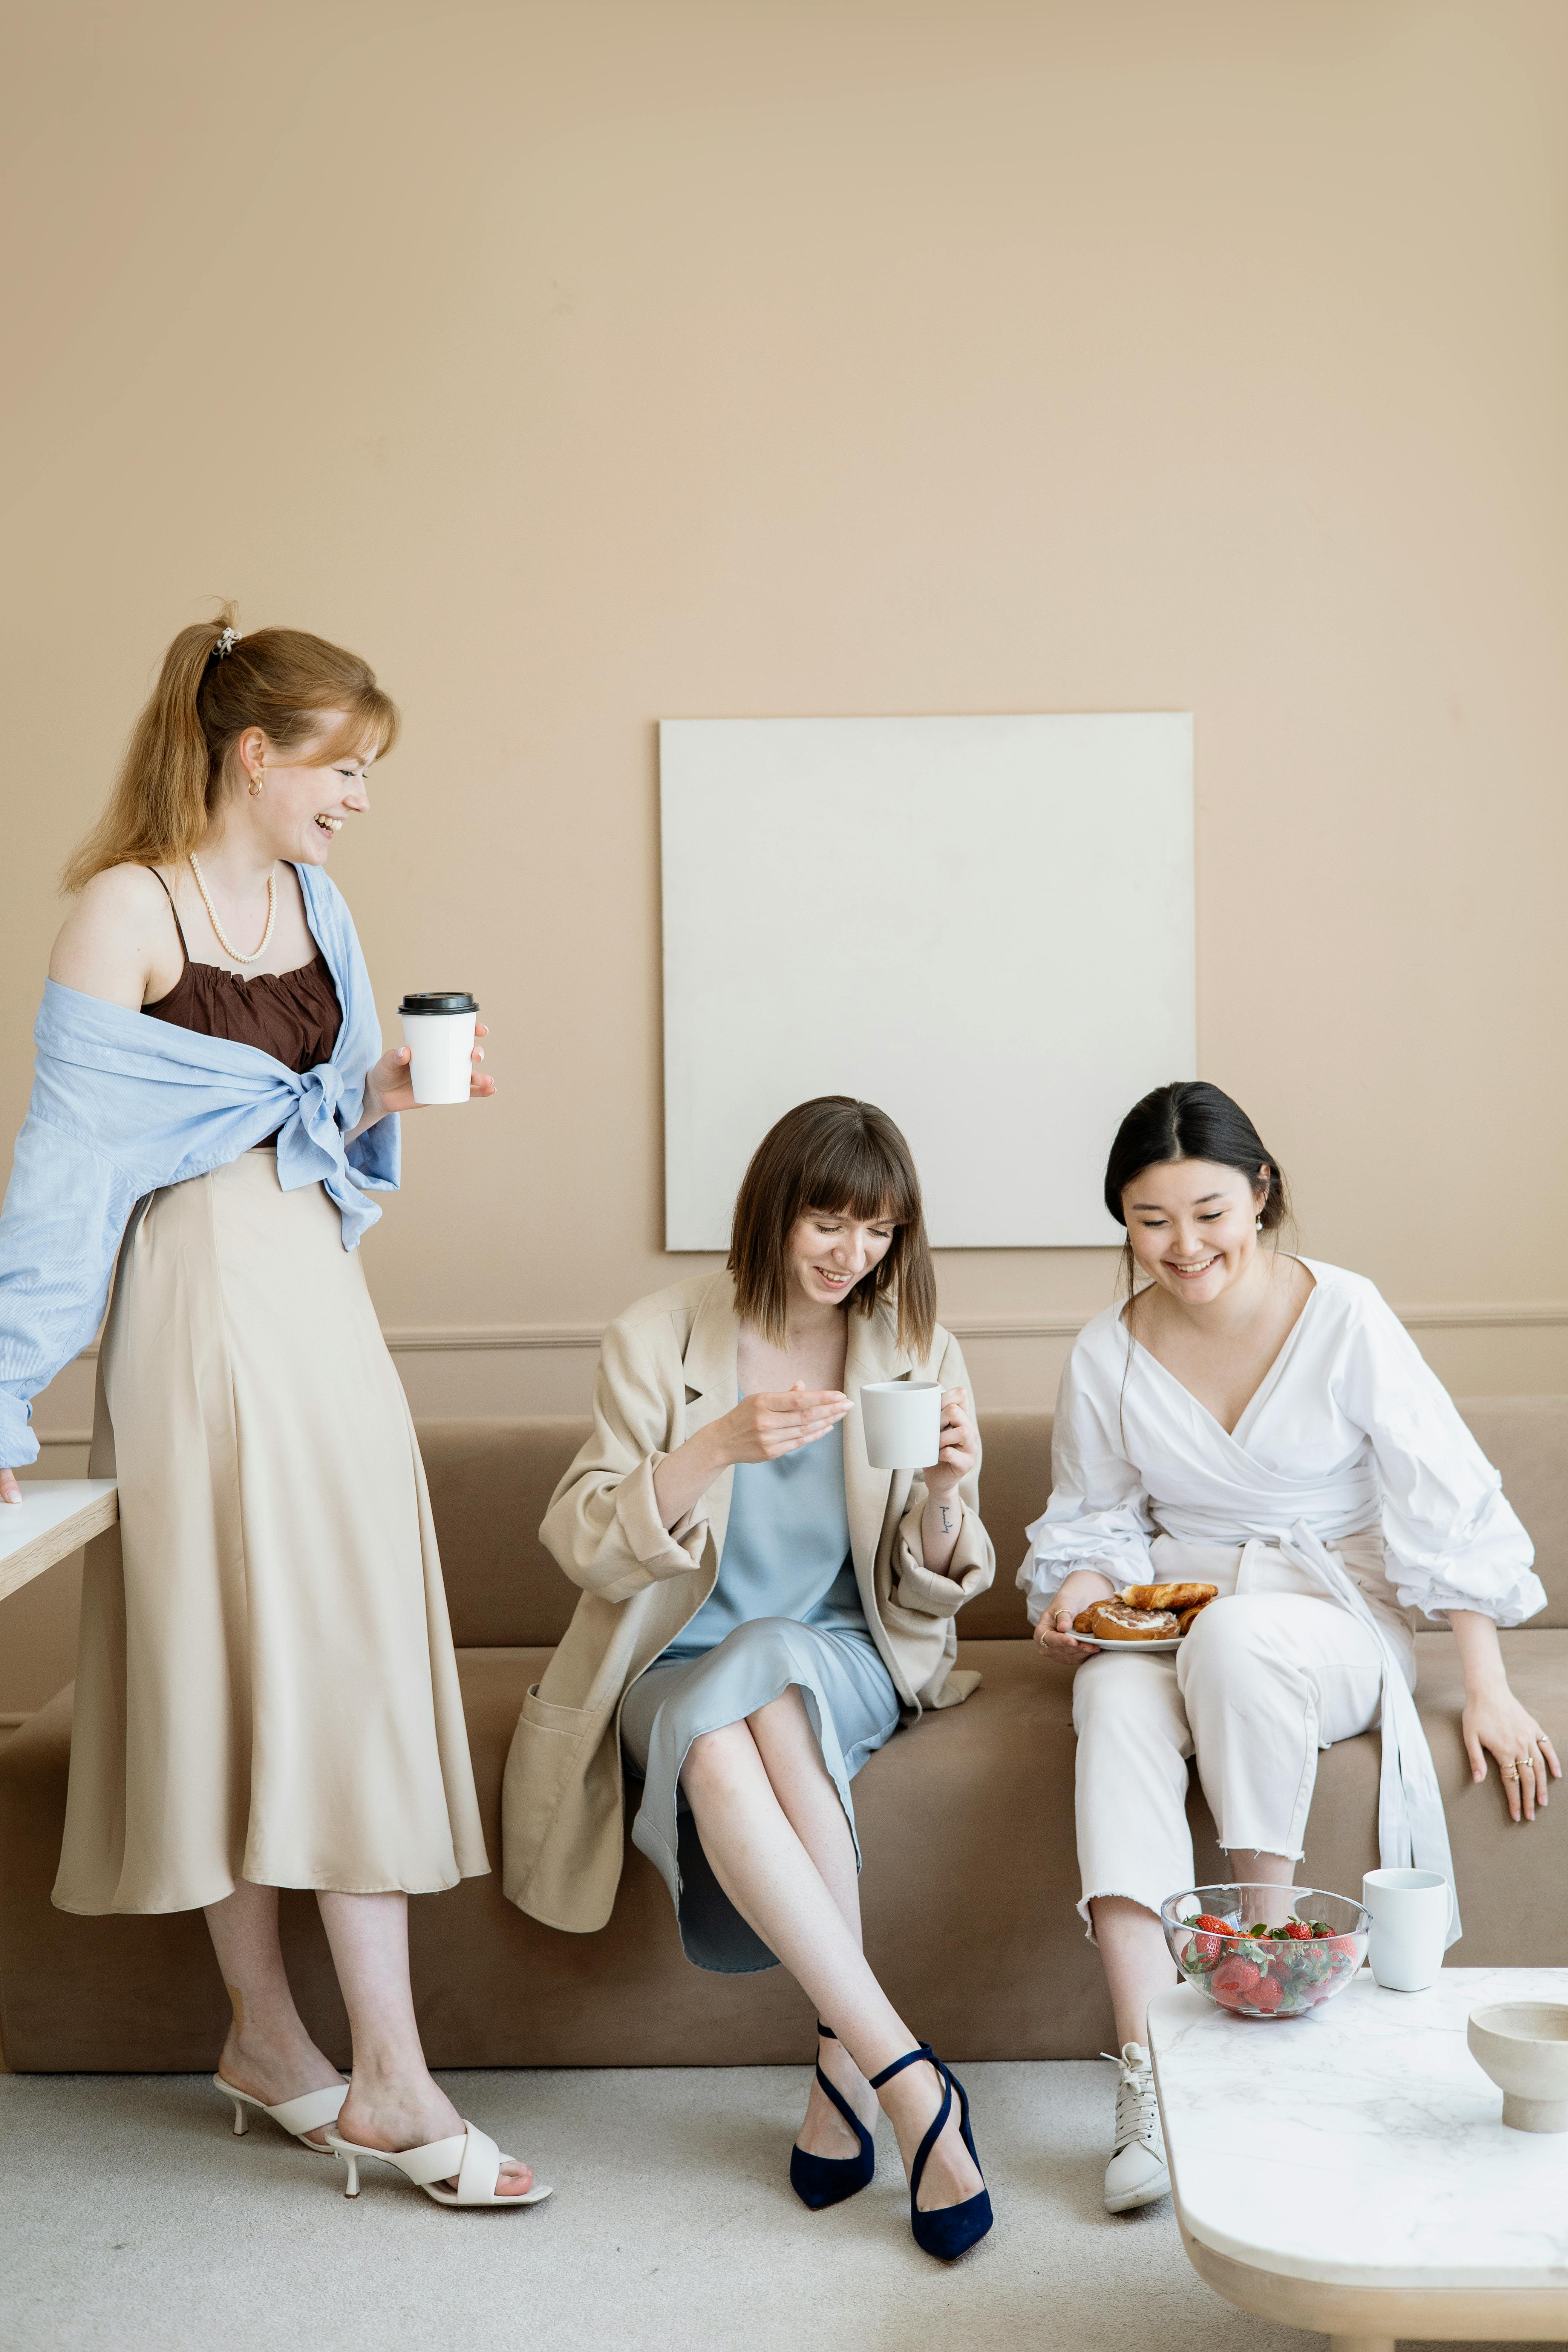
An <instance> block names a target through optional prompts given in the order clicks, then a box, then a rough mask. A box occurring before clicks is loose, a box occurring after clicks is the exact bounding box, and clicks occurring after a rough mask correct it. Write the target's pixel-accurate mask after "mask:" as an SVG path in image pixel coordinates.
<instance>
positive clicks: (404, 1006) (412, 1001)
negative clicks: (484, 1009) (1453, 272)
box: [397, 988, 479, 1013]
mask: <svg viewBox="0 0 1568 2352" xmlns="http://www.w3.org/2000/svg"><path fill="white" fill-rule="evenodd" d="M397 1009H398V1011H399V1013H477V1012H478V1011H479V998H478V997H477V996H470V995H469V994H468V990H467V989H466V988H437V989H432V990H431V991H430V992H429V993H428V994H427V995H425V996H405V998H404V1000H403V1002H402V1003H401V1004H400V1005H399V1006H398V1008H397Z"/></svg>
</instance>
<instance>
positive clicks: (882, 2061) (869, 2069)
mask: <svg viewBox="0 0 1568 2352" xmlns="http://www.w3.org/2000/svg"><path fill="white" fill-rule="evenodd" d="M680 1780H681V1786H682V1788H683V1789H684V1790H685V1792H686V1798H687V1801H688V1803H689V1805H690V1807H691V1811H692V1817H693V1819H694V1820H695V1822H696V1824H697V1830H698V1834H699V1836H700V1838H701V1840H702V1846H703V1851H704V1853H706V1854H707V1856H708V1860H709V1862H710V1864H711V1866H712V1870H713V1874H714V1876H715V1877H716V1878H717V1880H718V1881H719V1884H720V1885H721V1887H722V1888H723V1891H724V1893H725V1894H726V1895H728V1896H729V1898H730V1901H731V1903H732V1904H733V1905H734V1906H735V1908H736V1910H737V1911H739V1912H740V1914H741V1916H742V1918H744V1919H745V1921H746V1922H747V1924H748V1925H749V1926H750V1927H752V1929H754V1931H755V1932H756V1934H757V1935H758V1936H760V1937H762V1939H763V1942H764V1943H765V1944H766V1945H767V1946H768V1947H769V1948H770V1950H772V1951H773V1952H774V1953H775V1954H776V1955H777V1957H778V1958H779V1959H780V1960H781V1961H782V1962H783V1964H784V1967H785V1968H786V1969H788V1970H789V1972H790V1974H791V1975H792V1976H793V1977H794V1978H795V1981H796V1983H797V1984H798V1985H799V1986H800V1987H801V1989H802V1990H803V1991H804V1992H805V1994H806V1995H807V1997H808V1998H809V1999H810V2000H812V2001H813V2002H814V2003H815V2004H816V2013H817V2016H818V2017H819V2019H821V2021H823V2023H824V2024H826V2025H830V2026H831V2027H832V2028H833V2031H834V2032H835V2034H836V2035H837V2041H823V2042H820V2043H819V2045H818V2061H819V2063H820V2064H821V2066H822V2071H823V2073H824V2074H826V2075H827V2077H828V2079H829V2080H830V2081H831V2082H833V2083H834V2084H836V2085H837V2088H838V2090H839V2091H840V2093H841V2095H843V2096H844V2098H845V2099H846V2100H847V2102H848V2104H849V2105H851V2106H852V2107H853V2108H854V2109H855V2111H856V2113H857V2114H858V2116H860V2117H861V2118H862V2120H863V2121H865V2122H867V2123H869V2122H870V2121H871V2120H872V2118H873V2117H874V2116H875V2114H876V2111H877V2107H878V2105H880V2106H881V2107H882V2109H883V2110H884V2112H885V2113H886V2114H887V2116H888V2117H889V2121H890V2122H891V2124H892V2126H893V2129H894V2131H895V2133H896V2134H897V2136H898V2142H899V2150H900V2155H901V2156H902V2158H903V2160H904V2168H905V2170H906V2172H907V2171H908V2170H909V2169H910V2167H911V2166H912V2164H913V2161H914V2157H915V2152H916V2150H917V2148H918V2147H919V2146H920V2143H921V2138H922V2137H924V2135H925V2133H926V2132H927V2130H929V2128H930V2126H931V2123H932V2122H933V2121H934V2120H935V2117H936V2115H937V2111H938V2108H939V2107H940V2105H941V2102H942V2087H941V2084H940V2083H939V2081H938V2079H937V2076H936V2074H935V2071H934V2069H933V2068H931V2066H927V2065H921V2066H910V2067H907V2068H905V2070H904V2071H903V2072H902V2073H901V2074H896V2075H895V2076H894V2077H893V2079H892V2080H891V2082H889V2084H886V2085H885V2087H884V2088H883V2090H882V2091H881V2092H880V2093H877V2092H874V2091H873V2090H872V2089H871V2087H870V2084H869V2080H868V2077H869V2076H870V2075H872V2074H879V2073H880V2072H881V2070H882V2069H883V2068H884V2067H886V2066H889V2065H891V2064H892V2063H893V2062H894V2060H895V2059H898V2058H901V2057H902V2056H903V2055H904V2053H906V2052H907V2051H909V2050H910V2049H912V2048H914V2047H915V2046H916V2043H917V2041H918V2036H917V2035H915V2034H913V2033H911V2032H910V2029H909V2027H908V2026H907V2025H905V2023H904V2022H903V2020H902V2019H901V2018H900V2016H899V2014H898V2012H897V2011H896V2010H895V2009H894V2008H893V2006H892V2003H891V2002H890V2001H889V2000H888V1997H887V1995H886V1994H885V1993H884V1992H883V1990H882V1989H881V1987H880V1985H879V1983H878V1982H877V1979H876V1978H875V1977H874V1976H873V1975H872V1973H871V1970H870V1969H869V1967H868V1964H867V1961H866V1958H865V1954H864V1952H863V1950H862V1949H861V1940H860V1899H859V1889H858V1884H857V1879H856V1868H855V1845H854V1841H853V1839H852V1837H851V1835H850V1832H849V1824H848V1822H847V1820H846V1819H845V1814H844V1808H843V1805H842V1804H841V1803H840V1801H839V1798H838V1791H837V1789H836V1788H835V1787H834V1785H833V1780H832V1777H831V1775H830V1774H829V1772H828V1770H827V1768H826V1765H825V1764H824V1762H823V1759H822V1750H821V1748H820V1747H819V1745H818V1743H817V1738H816V1732H815V1731H814V1730H813V1728H812V1725H811V1720H810V1717H809V1716H808V1714H807V1712H806V1707H805V1700H804V1699H803V1697H802V1696H801V1693H800V1690H799V1689H798V1687H797V1686H795V1685H793V1684H792V1685H791V1686H790V1687H789V1689H787V1690H786V1691H785V1692H784V1694H783V1695H782V1696H780V1697H778V1698H776V1699H773V1700H770V1702H769V1703H768V1704H767V1705H766V1706H761V1707H758V1708H757V1709H756V1711H755V1712H754V1713H753V1714H752V1715H749V1716H747V1717H746V1718H745V1719H744V1721H743V1722H739V1723H730V1724H726V1725H724V1726H723V1727H721V1729H718V1730H715V1731H708V1732H704V1733H702V1734H701V1735H700V1737H699V1738H696V1739H694V1740H693V1742H692V1744H691V1746H690V1748H689V1750H688V1752H687V1757H686V1761H685V1764H684V1766H683V1768H682V1770H681V1776H680ZM798 2145H799V2146H800V2147H803V2148H805V2150H806V2151H807V2152H809V2153H811V2154H815V2155H821V2156H826V2157H829V2158H841V2157H845V2156H848V2155H852V2154H853V2153H854V2142H853V2136H852V2134H851V2132H850V2129H849V2126H848V2125H847V2123H845V2122H844V2120H843V2118H842V2117H841V2116H839V2115H838V2114H837V2111H836V2109H834V2108H833V2107H832V2106H831V2105H830V2104H829V2102H828V2101H827V2100H826V2098H825V2097H824V2095H823V2094H822V2092H821V2090H820V2089H819V2088H818V2086H817V2084H816V2082H815V2080H814V2081H813V2084H812V2089H811V2095H810V2098H809V2099H808V2101H807V2104H806V2114H805V2124H804V2125H803V2126H802V2129H801V2134H800V2138H799V2141H798ZM982 2186H983V2183H982V2180H981V2178H980V2173H979V2171H978V2169H977V2168H976V2167H975V2165H974V2164H973V2162H972V2160H971V2158H970V2156H969V2152H968V2150H967V2149H966V2148H965V2147H964V2145H963V2138H962V2137H961V2136H960V2132H959V2128H958V2113H957V2106H956V2103H955V2105H954V2109H953V2112H952V2116H950V2118H949V2121H948V2124H947V2127H946V2128H945V2129H944V2130H943V2132H942V2137H941V2138H940V2139H939V2140H938V2141H937V2143H936V2146H935V2147H933V2148H932V2150H931V2156H930V2158H929V2159H928V2161H927V2165H926V2170H925V2175H924V2179H923V2180H922V2182H921V2199H920V2202H921V2210H924V2211H931V2210H937V2209H939V2208H941V2207H943V2206H948V2205H958V2204H962V2203H963V2201H964V2200H966V2199H967V2198H970V2197H973V2196H977V2195H978V2194H979V2192H980V2189H981V2188H982Z"/></svg>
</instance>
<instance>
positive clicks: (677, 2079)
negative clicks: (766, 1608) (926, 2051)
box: [0, 2064, 1324, 2352]
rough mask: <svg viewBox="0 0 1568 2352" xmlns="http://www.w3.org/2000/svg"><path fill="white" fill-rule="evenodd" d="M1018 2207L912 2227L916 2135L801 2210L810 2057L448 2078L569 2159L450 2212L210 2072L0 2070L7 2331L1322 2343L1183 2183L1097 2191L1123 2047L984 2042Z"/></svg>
mask: <svg viewBox="0 0 1568 2352" xmlns="http://www.w3.org/2000/svg"><path fill="white" fill-rule="evenodd" d="M965 2074H966V2080H967V2081H968V2084H969V2089H970V2092H971V2095H972V2096H973V2100H974V2105H975V2110H976V2113H975V2123H976V2136H977V2138H978V2141H979V2146H980V2153H981V2159H982V2162H983V2163H984V2167H985V2170H986V2174H987V2178H988V2180H989V2183H990V2187H991V2192H992V2197H993V2200H994V2203H995V2206H996V2210H997V2225H996V2228H995V2229H994V2231H993V2232H992V2234H991V2236H990V2237H989V2238H988V2239H987V2240H986V2241H985V2242H984V2244H983V2245H981V2246H980V2247H978V2248H977V2249H976V2250H975V2252H973V2254H971V2255H969V2256H968V2257H967V2258H966V2259H965V2260H964V2261H963V2262H962V2263H958V2264H957V2265H956V2266H955V2267H954V2268H952V2270H944V2269H943V2268H942V2267H941V2266H940V2265H939V2264H937V2263H932V2262H931V2261H929V2260H928V2259H927V2258H926V2257H925V2256H924V2255H923V2254H921V2253H920V2252H918V2251H917V2249H916V2247H915V2246H914V2244H913V2242H912V2241H911V2239H910V2233H909V2224H908V2219H907V2215H908V2203H907V2198H906V2193H905V2190H904V2188H903V2181H902V2174H901V2171H900V2166H899V2161H898V2153H897V2149H896V2147H895V2146H894V2143H893V2138H892V2134H891V2132H890V2131H889V2128H888V2126H886V2125H885V2124H884V2125H883V2126H882V2127H881V2131H880V2133H879V2140H878V2156H879V2168H878V2174H877V2179H876V2180H875V2182H874V2183H873V2185H872V2187H871V2188H870V2189H867V2190H866V2191H865V2192H864V2193H863V2194H862V2195H861V2196H859V2197H857V2198H854V2199H851V2200H849V2201H848V2202H847V2204H845V2205H841V2206H838V2207H837V2208H835V2209H834V2210H832V2211H830V2212H827V2213H821V2214H812V2213H807V2212H806V2211H805V2208H804V2207H803V2206H801V2205H800V2204H799V2203H798V2201H797V2200H796V2199H795V2197H794V2195H793V2194H792V2193H791V2190H790V2188H789V2184H788V2180H787V2178H786V2169H785V2168H786V2166H787V2162H788V2156H789V2145H790V2139H791V2136H792V2133H793V2131H794V2128H795V2123H796V2121H797V2120H798V2118H799V2116H800V2113H801V2108H802V2104H803V2101H804V2097H805V2084H806V2079H807V2077H806V2074H805V2071H804V2070H803V2069H795V2068H791V2067H754V2068H738V2069H723V2070H719V2069H714V2070H698V2069H689V2070H684V2069H683V2070H679V2071H677V2070H668V2069H657V2070H651V2069H650V2070H647V2071H643V2072H637V2073H602V2074H601V2073H591V2074H579V2073H555V2074H454V2075H447V2076H445V2077H443V2080H444V2081H445V2082H446V2084H447V2088H448V2089H449V2091H450V2092H451V2095H452V2096H453V2097H454V2098H455V2099H456V2100H457V2102H458V2106H459V2107H460V2108H461V2109H462V2111H463V2113H464V2114H465V2115H468V2116H472V2117H473V2119H474V2120H475V2122H476V2123H479V2124H480V2125H482V2126H484V2128H485V2129H486V2130H488V2131H489V2132H491V2133H492V2134H494V2135H495V2137H498V2138H499V2139H500V2142H501V2145H502V2147H505V2148H507V2149H509V2150H510V2151H512V2152H514V2153H516V2154H518V2155H521V2156H525V2157H527V2158H529V2160H530V2161H531V2162H532V2163H533V2164H534V2165H535V2166H536V2168H537V2169H538V2171H539V2174H540V2177H541V2179H546V2180H552V2181H553V2182H554V2183H555V2184H556V2195H555V2196H554V2197H553V2198H552V2200H550V2201H549V2202H548V2203H547V2204H545V2205H543V2206H541V2207H539V2208H537V2209H535V2210H531V2211H528V2212H521V2213H492V2212H478V2213H457V2212H451V2211H447V2210H442V2209H441V2208H439V2207H437V2206H436V2205H433V2204H432V2203H431V2202H430V2200H428V2199H427V2198H426V2197H423V2196H421V2195H420V2194H419V2193H418V2192H417V2191H416V2190H415V2189H409V2188H407V2187H406V2186H405V2185H404V2184H403V2183H401V2182H399V2181H397V2180H396V2179H395V2178H394V2176H393V2175H392V2174H391V2173H389V2172H388V2171H386V2170H385V2169H384V2168H381V2167H375V2168H367V2177H366V2182H365V2188H364V2191H363V2195H362V2196H361V2197H360V2198H359V2200H358V2201H357V2202H356V2203H353V2204H350V2203H349V2202H347V2201H346V2200H345V2199H344V2198H343V2196H342V2168H341V2167H340V2166H339V2165H338V2164H337V2162H336V2161H335V2160H329V2159H327V2158H321V2157H310V2156H307V2155H305V2154H304V2153H303V2152H302V2151H301V2150H300V2149H299V2148H297V2147H295V2145H294V2144H293V2143H292V2142H291V2141H289V2140H287V2139H285V2138H283V2137H282V2136H281V2135H280V2134H279V2133H277V2132H275V2131H274V2130H273V2129H272V2128H271V2127H270V2126H268V2125H267V2124H265V2123H264V2122H261V2121H259V2120H258V2121H257V2122H256V2123H255V2124H253V2126H252V2128H251V2130H250V2133H249V2135H248V2137H247V2138H245V2139H243V2140H237V2139H235V2138H233V2137H231V2135H230V2131H229V2110H228V2108H227V2106H226V2105H224V2104H221V2103H220V2102H219V2100H218V2099H217V2098H216V2096H215V2095H214V2094H213V2092H212V2090H211V2089H210V2087H209V2086H208V2084H207V2083H206V2081H205V2077H194V2076H190V2075H153V2076H128V2075H68V2076H62V2075H36V2074H35V2075H26V2074H13V2075H7V2076H0V2183H3V2194H0V2345H3V2346H4V2347H5V2352H66V2347H69V2348H70V2352H77V2347H81V2352H89V2347H90V2352H142V2347H146V2348H147V2352H215V2347H225V2352H226V2347H243V2352H274V2347H278V2352H283V2347H288V2352H351V2347H352V2352H448V2348H449V2347H463V2352H470V2347H471V2352H491V2347H504V2352H534V2347H540V2352H642V2347H648V2352H663V2347H671V2352H676V2347H679V2352H731V2347H734V2352H773V2348H774V2347H778V2352H786V2347H787V2352H839V2347H844V2352H894V2347H898V2352H902V2347H911V2352H912V2348H913V2347H930V2352H1013V2347H1020V2352H1021V2347H1026V2346H1027V2347H1037V2346H1039V2347H1043V2346H1057V2345H1059V2346H1064V2347H1067V2346H1070V2347H1074V2352H1100V2347H1106V2352H1110V2347H1118V2352H1121V2347H1137V2352H1305V2347H1321V2345H1322V2343H1323V2340H1324V2339H1323V2338H1321V2337H1320V2336H1304V2335H1300V2334H1298V2333H1297V2332H1295V2331H1294V2330H1292V2329H1289V2328H1279V2327H1269V2326H1264V2325H1263V2324H1262V2323H1261V2322H1260V2321H1258V2320H1254V2319H1249V2318H1247V2316H1246V2315H1245V2314H1243V2313H1241V2312H1238V2311H1233V2310H1232V2309H1231V2308H1230V2306H1229V2305H1227V2304H1225V2303H1222V2302H1220V2301H1219V2300H1218V2299H1217V2298H1216V2297H1215V2296H1214V2295H1213V2294H1210V2292H1209V2290H1208V2289H1207V2288H1206V2287H1205V2286H1204V2285H1202V2284H1200V2282H1199V2281H1198V2280H1197V2278H1196V2277H1194V2274H1193V2273H1192V2271H1191V2270H1190V2269H1189V2267H1188V2264H1187V2262H1186V2258H1185V2256H1184V2254H1183V2252H1182V2249H1181V2244H1180V2242H1179V2240H1178V2238H1177V2234H1176V2226H1175V2222H1174V2221H1173V2218H1172V2213H1171V2208H1170V2203H1169V2200H1165V2201H1164V2202H1163V2203H1161V2204H1159V2205H1157V2206H1154V2207H1152V2208H1151V2209H1148V2210H1145V2211H1144V2212H1143V2213H1142V2214H1135V2215H1132V2216H1130V2217H1127V2218H1124V2219H1119V2220H1112V2219H1111V2218H1110V2217H1109V2216H1108V2215H1107V2214H1106V2213H1105V2212H1104V2211H1103V2210H1102V2209H1101V2206H1100V2173H1101V2171H1102V2169H1103V2167H1104V2162H1105V2156H1106V2152H1107V2146H1106V2141H1107V2132H1108V2129H1109V2126H1110V2115H1111V2104H1112V2101H1111V2081H1112V2077H1111V2073H1110V2067H1109V2066H1096V2065H1092V2064H1089V2065H1081V2064H1076V2065H991V2066H978V2065H977V2066H973V2067H970V2068H967V2069H966V2070H965Z"/></svg>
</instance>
